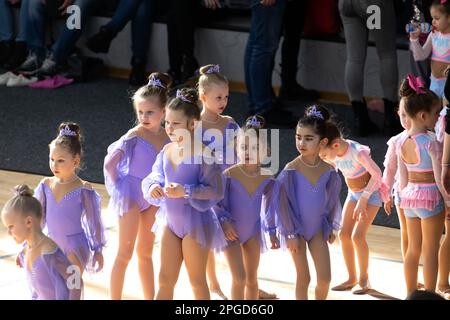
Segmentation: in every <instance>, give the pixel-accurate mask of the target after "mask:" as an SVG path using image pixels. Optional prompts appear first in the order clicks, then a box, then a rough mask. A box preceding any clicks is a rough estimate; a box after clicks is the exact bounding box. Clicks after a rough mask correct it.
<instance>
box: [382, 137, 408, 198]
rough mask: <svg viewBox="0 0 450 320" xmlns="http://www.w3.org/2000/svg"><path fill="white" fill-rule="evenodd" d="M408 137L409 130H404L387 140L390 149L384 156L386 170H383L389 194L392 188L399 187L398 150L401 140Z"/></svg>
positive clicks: (384, 181)
mask: <svg viewBox="0 0 450 320" xmlns="http://www.w3.org/2000/svg"><path fill="white" fill-rule="evenodd" d="M407 137H408V131H406V130H404V131H402V132H401V133H399V134H397V135H396V136H393V137H391V138H390V139H389V141H388V142H387V145H388V149H387V151H386V155H385V157H384V162H383V165H384V171H383V180H382V181H383V183H384V184H385V185H386V186H387V189H388V191H389V194H392V190H393V189H394V188H395V189H397V181H398V160H397V151H398V148H399V147H398V144H399V143H400V141H402V140H404V139H405V138H407Z"/></svg>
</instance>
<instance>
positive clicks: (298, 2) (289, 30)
mask: <svg viewBox="0 0 450 320" xmlns="http://www.w3.org/2000/svg"><path fill="white" fill-rule="evenodd" d="M308 1H309V0H288V1H287V2H286V10H285V14H284V21H283V32H284V40H283V45H282V47H281V82H282V85H289V84H293V83H294V82H296V79H297V69H298V63H297V61H298V54H299V52H300V39H301V36H302V33H303V26H304V24H305V9H306V2H308Z"/></svg>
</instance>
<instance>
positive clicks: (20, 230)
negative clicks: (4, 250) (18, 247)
mask: <svg viewBox="0 0 450 320" xmlns="http://www.w3.org/2000/svg"><path fill="white" fill-rule="evenodd" d="M2 222H3V225H4V226H5V227H6V229H7V230H8V234H9V235H10V236H11V237H12V238H13V239H14V241H15V242H16V243H18V244H21V243H23V242H24V241H25V240H26V239H27V238H28V237H29V235H30V232H31V225H32V217H31V216H27V217H23V215H22V214H21V213H19V212H15V211H10V212H3V214H2Z"/></svg>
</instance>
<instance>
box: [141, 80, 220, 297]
mask: <svg viewBox="0 0 450 320" xmlns="http://www.w3.org/2000/svg"><path fill="white" fill-rule="evenodd" d="M198 121H200V108H199V101H198V93H197V91H196V90H194V89H182V90H178V91H177V96H176V98H175V99H173V100H172V101H171V102H170V103H169V104H168V106H167V107H166V115H165V123H166V126H165V127H166V132H167V134H168V135H169V138H170V140H171V141H172V142H171V143H169V144H167V145H166V146H164V148H163V149H162V150H161V152H160V153H159V154H158V156H157V158H156V161H155V163H154V165H153V168H152V172H151V173H150V175H149V176H148V177H147V178H145V179H144V180H143V181H142V192H143V194H144V197H145V199H146V200H147V201H148V202H149V203H151V204H153V205H155V206H160V209H159V211H158V214H157V222H158V226H157V227H158V229H159V230H162V239H161V269H160V273H159V289H158V292H157V294H156V299H173V291H174V288H175V284H176V282H177V279H178V274H179V271H180V268H181V264H182V262H183V261H184V263H185V265H186V269H187V272H188V275H189V279H190V281H191V286H192V290H193V293H194V296H195V299H200V300H204V299H210V293H209V288H208V284H207V282H206V262H207V260H208V255H209V251H210V250H211V249H217V250H220V249H221V248H223V247H224V246H225V245H226V241H225V237H224V234H223V231H222V228H221V226H220V223H219V221H218V220H217V217H216V216H215V214H214V212H213V211H212V207H213V206H214V205H216V204H217V203H218V202H219V201H220V200H221V199H222V198H223V196H224V185H223V179H222V171H221V167H220V165H218V164H216V163H215V159H214V155H213V152H212V150H211V149H209V148H208V147H206V146H204V145H203V143H202V141H201V140H196V139H195V136H194V131H195V128H196V125H197V123H198Z"/></svg>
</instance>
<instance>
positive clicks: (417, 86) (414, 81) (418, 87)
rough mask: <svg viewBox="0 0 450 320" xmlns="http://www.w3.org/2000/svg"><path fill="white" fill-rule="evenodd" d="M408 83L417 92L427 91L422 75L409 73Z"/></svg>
mask: <svg viewBox="0 0 450 320" xmlns="http://www.w3.org/2000/svg"><path fill="white" fill-rule="evenodd" d="M406 79H407V80H408V84H409V86H410V87H411V89H413V90H414V91H415V92H416V93H417V94H424V93H425V91H423V90H422V88H423V87H424V86H425V83H424V82H423V80H422V78H421V77H414V76H413V75H412V74H408V76H407V77H406Z"/></svg>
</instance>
